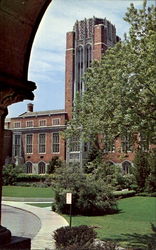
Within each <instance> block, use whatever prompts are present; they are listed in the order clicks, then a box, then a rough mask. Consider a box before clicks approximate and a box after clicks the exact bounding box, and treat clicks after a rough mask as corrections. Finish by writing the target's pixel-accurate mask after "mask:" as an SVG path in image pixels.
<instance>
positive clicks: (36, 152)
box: [5, 17, 149, 173]
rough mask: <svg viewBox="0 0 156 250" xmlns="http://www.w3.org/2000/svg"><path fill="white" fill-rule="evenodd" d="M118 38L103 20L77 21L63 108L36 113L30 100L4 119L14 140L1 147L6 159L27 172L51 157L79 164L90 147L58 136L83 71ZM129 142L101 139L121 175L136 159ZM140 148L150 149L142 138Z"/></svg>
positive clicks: (70, 36) (42, 168) (70, 37)
mask: <svg viewBox="0 0 156 250" xmlns="http://www.w3.org/2000/svg"><path fill="white" fill-rule="evenodd" d="M119 40H120V38H119V37H118V36H117V35H116V28H115V26H114V25H112V24H111V23H110V22H109V21H108V20H107V19H101V18H95V17H93V18H90V19H84V20H81V21H76V23H75V25H74V27H73V31H71V32H68V33H67V36H66V62H65V110H50V111H42V112H34V111H33V105H32V104H29V105H28V109H27V112H25V113H23V114H21V115H20V116H18V117H14V118H11V119H10V120H9V121H7V120H6V123H5V124H6V128H7V129H9V130H10V131H6V140H7V142H10V143H11V144H12V153H10V151H9V149H10V143H7V145H6V147H5V156H6V162H7V161H9V159H10V156H11V158H12V159H13V160H14V161H15V163H16V164H19V163H25V166H26V172H27V173H45V172H46V169H47V165H48V163H49V161H50V160H51V158H52V157H53V156H58V157H59V158H60V159H61V160H67V161H68V162H72V161H79V162H80V164H81V165H83V162H84V161H85V160H86V159H87V152H88V146H89V145H88V144H86V143H83V142H82V141H79V140H78V138H76V137H75V138H72V140H71V141H70V146H69V142H67V147H66V144H65V141H64V140H63V139H62V138H61V136H60V134H61V131H63V130H64V129H65V127H66V121H67V120H70V119H71V118H72V110H73V102H74V98H75V96H76V93H77V92H79V93H83V91H85V86H84V82H83V81H82V76H83V73H84V72H85V70H86V69H87V68H88V67H89V66H90V64H91V63H92V62H93V61H94V60H100V59H101V57H102V55H103V54H104V53H105V51H106V50H107V49H108V48H109V47H112V46H114V45H115V43H117V42H118V41H119ZM11 133H12V135H11ZM9 138H10V140H9ZM11 141H12V142H11ZM131 142H132V140H131V137H130V135H125V136H124V137H120V138H119V137H118V138H117V139H116V140H115V141H113V142H112V141H109V140H107V138H106V137H105V141H104V143H105V147H104V157H105V160H106V161H107V162H109V163H111V164H120V165H121V167H122V169H123V172H124V173H127V172H128V171H129V167H130V166H131V164H132V161H133V159H134V153H133V152H134V145H132V143H131ZM142 147H144V149H145V150H147V149H148V147H149V145H148V143H147V140H146V138H143V139H142ZM7 152H9V153H8V154H7Z"/></svg>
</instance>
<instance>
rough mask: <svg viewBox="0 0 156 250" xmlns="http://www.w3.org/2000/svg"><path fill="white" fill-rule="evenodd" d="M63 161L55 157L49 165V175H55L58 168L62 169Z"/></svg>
mask: <svg viewBox="0 0 156 250" xmlns="http://www.w3.org/2000/svg"><path fill="white" fill-rule="evenodd" d="M61 166H62V161H61V160H60V159H59V157H58V156H53V157H52V159H51V161H50V162H49V164H48V171H47V173H48V174H53V173H54V172H55V168H56V167H61Z"/></svg>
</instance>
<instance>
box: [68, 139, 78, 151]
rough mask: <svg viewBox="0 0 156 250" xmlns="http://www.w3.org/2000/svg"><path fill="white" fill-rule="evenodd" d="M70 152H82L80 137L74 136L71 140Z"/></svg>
mask: <svg viewBox="0 0 156 250" xmlns="http://www.w3.org/2000/svg"><path fill="white" fill-rule="evenodd" d="M69 151H70V152H79V151H80V140H79V137H78V136H73V137H72V138H71V139H70V143H69Z"/></svg>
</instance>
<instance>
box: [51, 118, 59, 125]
mask: <svg viewBox="0 0 156 250" xmlns="http://www.w3.org/2000/svg"><path fill="white" fill-rule="evenodd" d="M54 120H59V124H56V125H55V124H53V121H54ZM60 121H61V119H60V118H52V126H53V127H57V126H60V125H61V124H60Z"/></svg>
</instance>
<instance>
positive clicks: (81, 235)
mask: <svg viewBox="0 0 156 250" xmlns="http://www.w3.org/2000/svg"><path fill="white" fill-rule="evenodd" d="M53 237H54V240H55V244H56V248H57V249H59V250H61V249H73V250H74V249H79V250H80V249H83V250H85V249H86V250H87V249H89V248H90V247H91V246H92V245H93V242H94V239H95V237H96V232H95V231H94V230H93V228H90V227H88V226H85V225H81V226H78V227H71V228H70V227H69V226H67V227H61V228H59V229H57V230H56V231H55V232H54V236H53Z"/></svg>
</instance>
